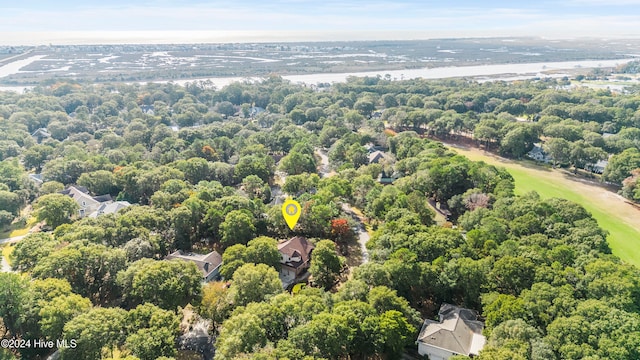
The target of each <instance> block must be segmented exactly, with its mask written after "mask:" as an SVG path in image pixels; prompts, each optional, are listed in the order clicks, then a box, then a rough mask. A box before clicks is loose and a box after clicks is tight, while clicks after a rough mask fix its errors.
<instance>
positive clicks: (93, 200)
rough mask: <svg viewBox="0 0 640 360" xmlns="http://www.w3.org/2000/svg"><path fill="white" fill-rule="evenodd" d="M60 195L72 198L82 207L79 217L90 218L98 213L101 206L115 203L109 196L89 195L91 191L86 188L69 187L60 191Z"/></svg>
mask: <svg viewBox="0 0 640 360" xmlns="http://www.w3.org/2000/svg"><path fill="white" fill-rule="evenodd" d="M60 194H63V195H67V196H69V197H71V198H72V199H73V200H74V201H75V202H76V203H77V204H78V206H79V207H80V209H79V210H78V215H79V216H80V217H85V216H88V215H89V214H92V213H93V212H95V211H97V210H98V208H100V206H101V205H103V204H110V203H112V202H113V200H112V199H111V195H109V194H107V195H100V196H91V195H89V190H88V189H87V188H86V187H84V186H69V187H68V188H66V189H64V190H62V191H60Z"/></svg>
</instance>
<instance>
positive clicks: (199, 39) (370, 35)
mask: <svg viewBox="0 0 640 360" xmlns="http://www.w3.org/2000/svg"><path fill="white" fill-rule="evenodd" d="M604 38H606V39H607V40H612V39H640V36H639V35H628V36H624V35H619V36H614V37H611V36H607V37H602V38H595V37H593V36H584V37H576V36H509V35H500V34H495V35H484V36H483V35H470V34H465V33H459V34H456V33H451V32H436V31H430V32H425V31H421V32H416V31H346V32H345V31H296V32H292V31H57V32H56V31H54V32H42V31H40V32H38V31H33V32H22V31H15V32H14V31H0V46H43V45H45V46H46V45H134V44H140V45H154V44H158V45H160V44H225V43H296V42H350V41H419V40H452V39H454V40H458V39H514V40H517V39H541V40H547V41H554V40H573V39H575V40H589V39H598V40H603V39H604Z"/></svg>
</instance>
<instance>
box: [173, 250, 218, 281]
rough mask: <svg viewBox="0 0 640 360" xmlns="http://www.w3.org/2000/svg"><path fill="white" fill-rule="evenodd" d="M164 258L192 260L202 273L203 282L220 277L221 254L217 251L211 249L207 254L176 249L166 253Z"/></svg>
mask: <svg viewBox="0 0 640 360" xmlns="http://www.w3.org/2000/svg"><path fill="white" fill-rule="evenodd" d="M164 259H165V260H173V259H179V260H183V261H192V262H194V263H195V264H196V266H197V267H198V269H199V270H200V272H201V273H202V281H203V282H205V283H206V282H209V281H212V280H218V279H219V278H220V265H222V255H220V254H218V252H217V251H212V252H210V253H208V254H204V255H203V254H195V253H191V252H185V251H182V250H178V251H176V252H173V253H171V254H169V255H167V257H165V258H164Z"/></svg>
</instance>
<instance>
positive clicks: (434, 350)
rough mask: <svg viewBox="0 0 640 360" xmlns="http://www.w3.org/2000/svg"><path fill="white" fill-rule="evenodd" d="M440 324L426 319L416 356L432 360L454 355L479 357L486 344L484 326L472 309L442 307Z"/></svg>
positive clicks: (443, 359) (443, 305) (444, 359)
mask: <svg viewBox="0 0 640 360" xmlns="http://www.w3.org/2000/svg"><path fill="white" fill-rule="evenodd" d="M438 315H439V316H440V321H433V320H425V321H424V324H423V325H422V329H421V330H420V334H419V335H418V340H417V341H416V343H417V344H418V353H419V354H420V355H426V356H428V357H429V359H431V360H447V359H449V358H450V357H451V356H454V355H464V356H470V355H471V356H473V355H478V353H479V352H480V350H482V348H483V347H484V344H485V342H486V339H485V337H484V336H483V335H482V329H483V328H484V323H483V322H481V321H478V313H477V312H476V311H474V310H470V309H465V308H461V307H457V306H454V305H450V304H442V306H441V307H440V311H439V312H438Z"/></svg>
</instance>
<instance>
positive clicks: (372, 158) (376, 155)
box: [369, 150, 391, 164]
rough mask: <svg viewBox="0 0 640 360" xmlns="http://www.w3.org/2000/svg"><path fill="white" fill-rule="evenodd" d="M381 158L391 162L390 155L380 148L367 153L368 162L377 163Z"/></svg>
mask: <svg viewBox="0 0 640 360" xmlns="http://www.w3.org/2000/svg"><path fill="white" fill-rule="evenodd" d="M381 160H385V161H386V162H391V157H390V156H389V155H387V154H386V153H385V152H383V151H380V150H376V151H374V152H372V153H370V154H369V164H379V163H380V161H381Z"/></svg>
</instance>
